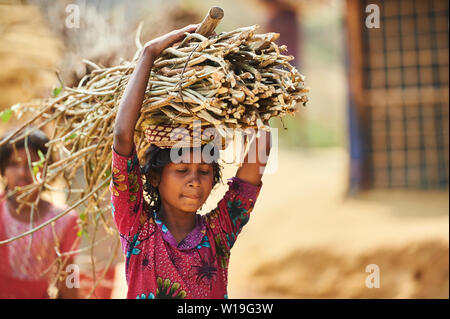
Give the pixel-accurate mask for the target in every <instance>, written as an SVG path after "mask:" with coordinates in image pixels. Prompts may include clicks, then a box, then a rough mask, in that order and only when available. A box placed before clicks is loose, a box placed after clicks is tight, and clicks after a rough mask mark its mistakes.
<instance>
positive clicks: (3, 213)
mask: <svg viewBox="0 0 450 319" xmlns="http://www.w3.org/2000/svg"><path fill="white" fill-rule="evenodd" d="M65 208H66V207H57V206H54V205H52V206H51V207H50V209H49V211H47V212H46V214H45V215H44V216H42V218H39V216H36V217H35V221H34V223H33V226H34V227H36V226H38V225H39V224H42V223H44V222H46V221H48V220H49V219H50V218H53V217H55V216H57V215H58V214H59V213H60V212H62V211H63V210H64V209H65ZM77 219H78V215H77V213H76V212H75V211H71V212H70V213H68V214H67V215H66V216H63V217H61V218H59V219H58V220H56V221H55V222H54V229H53V227H52V226H51V225H48V226H45V227H44V228H42V229H40V230H38V231H36V232H35V233H33V237H31V236H26V237H23V238H20V239H17V240H15V241H13V242H11V243H9V244H4V245H0V299H24V298H25V299H35V298H36V299H47V298H49V296H48V294H47V288H48V285H49V281H50V280H51V279H52V276H53V275H54V272H53V271H52V268H51V267H52V265H53V264H54V261H55V259H56V257H57V255H56V251H55V245H56V244H57V245H58V246H59V251H60V252H61V253H66V252H69V251H73V250H77V249H78V243H77V242H76V239H77V231H78V224H77ZM29 230H30V224H29V222H24V221H20V220H18V219H16V218H14V217H13V216H11V213H10V212H9V211H8V209H7V205H6V199H5V197H4V196H3V195H0V240H6V239H9V238H12V237H14V236H17V235H20V234H22V233H24V232H27V231H29ZM55 240H56V241H57V242H55ZM72 256H75V255H72Z"/></svg>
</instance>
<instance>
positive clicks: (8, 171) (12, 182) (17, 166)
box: [3, 148, 39, 191]
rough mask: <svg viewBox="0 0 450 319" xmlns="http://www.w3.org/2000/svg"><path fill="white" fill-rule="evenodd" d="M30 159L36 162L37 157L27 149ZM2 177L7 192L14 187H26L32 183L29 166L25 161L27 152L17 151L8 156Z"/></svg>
mask: <svg viewBox="0 0 450 319" xmlns="http://www.w3.org/2000/svg"><path fill="white" fill-rule="evenodd" d="M29 151H30V152H29V153H30V158H31V161H32V162H35V161H38V160H39V156H38V154H37V152H36V151H35V150H34V149H33V148H29ZM3 176H4V177H5V179H6V185H7V187H8V189H9V190H11V191H12V190H14V188H15V187H16V186H19V187H21V186H26V185H29V184H31V183H33V177H32V175H31V172H30V165H29V164H28V160H27V152H26V150H25V148H19V149H17V152H14V151H13V152H12V153H11V155H10V156H9V159H8V161H7V164H6V166H5V169H4V173H3Z"/></svg>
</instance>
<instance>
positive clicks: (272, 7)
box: [262, 0, 301, 67]
mask: <svg viewBox="0 0 450 319" xmlns="http://www.w3.org/2000/svg"><path fill="white" fill-rule="evenodd" d="M262 2H263V4H264V5H265V7H266V8H267V10H268V11H269V19H268V21H267V24H266V28H267V30H268V31H270V32H277V33H280V38H279V39H278V41H277V42H278V44H281V45H282V44H285V45H287V47H288V53H289V54H290V55H293V56H294V57H295V60H294V61H292V62H291V63H292V64H293V65H294V66H296V67H300V61H301V60H300V59H301V57H300V51H299V47H300V43H301V34H300V24H299V23H298V20H297V12H296V8H295V7H293V6H292V5H289V4H287V3H285V2H283V1H281V0H262Z"/></svg>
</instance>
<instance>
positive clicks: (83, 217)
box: [80, 213, 86, 221]
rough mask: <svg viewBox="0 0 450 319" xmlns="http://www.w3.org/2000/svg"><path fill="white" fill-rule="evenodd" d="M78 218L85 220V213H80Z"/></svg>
mask: <svg viewBox="0 0 450 319" xmlns="http://www.w3.org/2000/svg"><path fill="white" fill-rule="evenodd" d="M80 219H81V220H82V221H85V220H86V213H81V214H80Z"/></svg>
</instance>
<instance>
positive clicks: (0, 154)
mask: <svg viewBox="0 0 450 319" xmlns="http://www.w3.org/2000/svg"><path fill="white" fill-rule="evenodd" d="M30 129H32V128H30ZM10 134H11V132H7V133H6V134H5V135H4V136H3V137H2V138H1V139H0V141H2V140H4V139H5V138H6V137H7V136H8V135H10ZM25 139H28V141H27V144H28V148H31V149H34V150H35V151H36V152H37V151H38V150H40V151H41V152H42V153H43V154H44V156H45V155H46V154H47V150H48V147H47V146H45V144H47V143H48V141H49V139H48V137H47V136H46V135H45V133H44V132H42V131H41V130H39V129H36V130H35V131H34V132H33V133H31V134H30V135H28V137H27V138H24V139H21V140H19V141H17V142H16V143H14V144H15V147H16V149H19V148H25ZM13 150H14V148H13V145H11V144H9V142H6V143H5V144H3V145H1V146H0V174H2V175H3V174H4V172H5V169H6V166H7V165H8V161H9V158H10V156H11V154H12V152H13Z"/></svg>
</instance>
